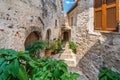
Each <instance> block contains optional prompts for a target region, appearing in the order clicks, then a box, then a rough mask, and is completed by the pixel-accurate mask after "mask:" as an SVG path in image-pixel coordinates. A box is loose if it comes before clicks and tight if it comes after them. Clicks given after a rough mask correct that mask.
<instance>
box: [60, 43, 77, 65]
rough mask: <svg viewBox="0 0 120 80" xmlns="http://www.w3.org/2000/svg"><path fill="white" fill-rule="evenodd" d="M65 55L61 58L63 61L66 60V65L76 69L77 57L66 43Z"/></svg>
mask: <svg viewBox="0 0 120 80" xmlns="http://www.w3.org/2000/svg"><path fill="white" fill-rule="evenodd" d="M63 50H64V51H63V53H62V54H61V56H60V59H61V60H64V61H65V63H66V64H67V65H68V66H70V67H76V65H77V63H76V55H75V54H74V53H73V52H72V50H71V49H69V44H68V43H66V44H65V47H64V48H63Z"/></svg>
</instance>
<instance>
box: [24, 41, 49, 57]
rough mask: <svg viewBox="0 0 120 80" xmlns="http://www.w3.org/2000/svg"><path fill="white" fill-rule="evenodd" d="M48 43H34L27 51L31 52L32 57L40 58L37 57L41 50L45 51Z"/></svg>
mask: <svg viewBox="0 0 120 80" xmlns="http://www.w3.org/2000/svg"><path fill="white" fill-rule="evenodd" d="M46 46H47V43H46V42H45V41H34V42H33V43H32V44H31V45H29V46H28V47H27V48H26V50H27V51H29V53H30V56H31V57H35V56H38V55H36V54H37V53H39V52H40V51H41V50H43V49H45V48H46Z"/></svg>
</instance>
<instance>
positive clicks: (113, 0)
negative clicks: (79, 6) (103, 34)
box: [94, 0, 118, 31]
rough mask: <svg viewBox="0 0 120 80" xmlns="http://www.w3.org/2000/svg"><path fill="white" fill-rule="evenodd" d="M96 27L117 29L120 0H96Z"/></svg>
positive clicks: (110, 29) (97, 28) (99, 28)
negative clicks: (119, 3) (119, 2)
mask: <svg viewBox="0 0 120 80" xmlns="http://www.w3.org/2000/svg"><path fill="white" fill-rule="evenodd" d="M94 8H95V9H94V14H95V18H94V21H95V29H96V30H107V31H116V30H117V22H118V0H95V7H94Z"/></svg>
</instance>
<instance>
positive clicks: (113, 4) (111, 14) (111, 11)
mask: <svg viewBox="0 0 120 80" xmlns="http://www.w3.org/2000/svg"><path fill="white" fill-rule="evenodd" d="M117 9H118V8H117V0H106V15H107V16H106V20H107V21H106V29H107V30H110V31H116V30H117V22H118V12H117Z"/></svg>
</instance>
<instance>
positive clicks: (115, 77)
mask: <svg viewBox="0 0 120 80" xmlns="http://www.w3.org/2000/svg"><path fill="white" fill-rule="evenodd" d="M98 77H99V80H120V73H117V72H114V71H112V70H111V69H107V68H102V69H101V70H100V73H99V75H98Z"/></svg>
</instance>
